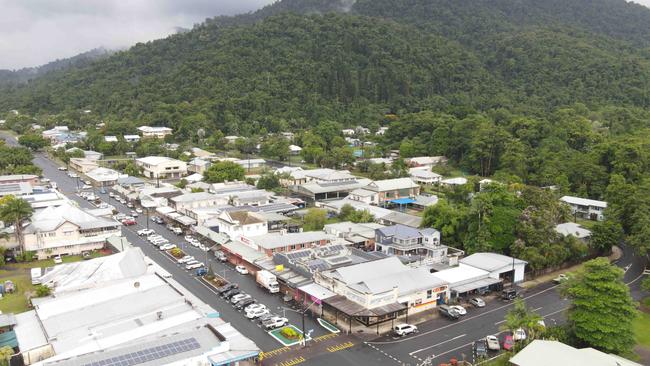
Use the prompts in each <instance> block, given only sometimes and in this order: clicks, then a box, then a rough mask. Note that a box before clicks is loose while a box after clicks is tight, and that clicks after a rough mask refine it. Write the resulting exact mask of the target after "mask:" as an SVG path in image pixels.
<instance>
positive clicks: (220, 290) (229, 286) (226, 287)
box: [217, 283, 239, 295]
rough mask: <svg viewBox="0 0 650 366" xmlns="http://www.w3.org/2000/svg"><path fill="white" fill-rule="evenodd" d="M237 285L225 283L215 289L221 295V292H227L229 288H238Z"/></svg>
mask: <svg viewBox="0 0 650 366" xmlns="http://www.w3.org/2000/svg"><path fill="white" fill-rule="evenodd" d="M238 287H239V285H237V284H236V283H227V284H225V285H223V286H221V287H219V288H218V289H217V292H218V293H219V295H221V294H223V293H226V292H228V291H230V290H232V289H234V288H238Z"/></svg>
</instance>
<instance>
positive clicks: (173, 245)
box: [158, 244, 176, 250]
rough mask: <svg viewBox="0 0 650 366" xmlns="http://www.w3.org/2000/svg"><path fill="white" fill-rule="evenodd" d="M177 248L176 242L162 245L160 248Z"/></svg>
mask: <svg viewBox="0 0 650 366" xmlns="http://www.w3.org/2000/svg"><path fill="white" fill-rule="evenodd" d="M174 248H176V244H165V245H161V246H160V247H159V248H158V249H160V250H170V249H174Z"/></svg>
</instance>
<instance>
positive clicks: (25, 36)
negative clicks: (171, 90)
mask: <svg viewBox="0 0 650 366" xmlns="http://www.w3.org/2000/svg"><path fill="white" fill-rule="evenodd" d="M273 1H274V0H54V1H53V0H0V69H18V68H22V67H30V66H38V65H42V64H44V63H47V62H49V61H53V60H55V59H61V58H66V57H70V56H74V55H76V54H79V53H81V52H85V51H88V50H90V49H93V48H97V47H105V48H109V49H116V48H124V47H128V46H131V45H133V44H135V43H137V42H144V41H149V40H153V39H158V38H163V37H165V36H167V35H169V34H171V33H173V32H174V31H175V29H176V28H177V27H185V28H191V27H192V26H193V25H194V24H196V23H200V22H202V21H203V20H205V18H208V17H213V16H216V15H234V14H239V13H246V12H249V11H253V10H256V9H259V8H261V7H262V6H264V5H267V4H269V3H272V2H273Z"/></svg>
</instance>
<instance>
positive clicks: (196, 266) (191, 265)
mask: <svg viewBox="0 0 650 366" xmlns="http://www.w3.org/2000/svg"><path fill="white" fill-rule="evenodd" d="M204 265H205V264H203V263H201V262H199V263H194V264H187V265H185V269H187V270H188V271H189V270H193V269H197V268H201V267H203V266H204Z"/></svg>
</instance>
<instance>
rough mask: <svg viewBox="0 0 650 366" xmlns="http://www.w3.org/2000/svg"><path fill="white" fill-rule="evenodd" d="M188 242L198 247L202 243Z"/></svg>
mask: <svg viewBox="0 0 650 366" xmlns="http://www.w3.org/2000/svg"><path fill="white" fill-rule="evenodd" d="M188 243H190V244H192V246H193V247H196V248H198V247H199V245H200V244H201V243H199V242H198V241H189V242H188Z"/></svg>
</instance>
